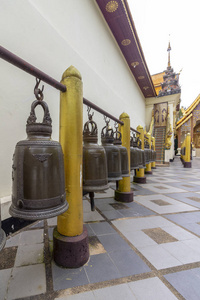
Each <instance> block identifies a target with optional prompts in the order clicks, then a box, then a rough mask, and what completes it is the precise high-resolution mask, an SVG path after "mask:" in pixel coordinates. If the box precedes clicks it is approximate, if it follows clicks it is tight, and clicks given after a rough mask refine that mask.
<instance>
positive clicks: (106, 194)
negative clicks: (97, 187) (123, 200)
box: [94, 188, 115, 199]
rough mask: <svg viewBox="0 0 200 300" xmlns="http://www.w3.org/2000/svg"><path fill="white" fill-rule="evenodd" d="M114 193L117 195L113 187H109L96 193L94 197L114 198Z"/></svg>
mask: <svg viewBox="0 0 200 300" xmlns="http://www.w3.org/2000/svg"><path fill="white" fill-rule="evenodd" d="M114 195H115V191H114V190H113V189H112V188H109V189H107V190H105V191H104V192H99V193H94V198H95V199H102V198H113V197H114Z"/></svg>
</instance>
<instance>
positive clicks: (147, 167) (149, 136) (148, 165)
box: [145, 132, 152, 174]
mask: <svg viewBox="0 0 200 300" xmlns="http://www.w3.org/2000/svg"><path fill="white" fill-rule="evenodd" d="M146 137H147V139H148V144H149V149H151V134H150V133H149V132H148V133H147V134H146ZM145 174H152V171H151V163H149V164H146V169H145Z"/></svg>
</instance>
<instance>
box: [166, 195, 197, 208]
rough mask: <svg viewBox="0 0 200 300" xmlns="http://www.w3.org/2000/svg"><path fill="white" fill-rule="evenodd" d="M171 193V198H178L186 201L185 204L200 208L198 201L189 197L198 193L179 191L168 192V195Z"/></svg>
mask: <svg viewBox="0 0 200 300" xmlns="http://www.w3.org/2000/svg"><path fill="white" fill-rule="evenodd" d="M170 195H171V197H172V198H173V199H176V200H179V201H181V202H183V203H186V204H189V205H192V206H194V207H196V208H200V202H197V201H194V200H191V199H190V198H191V197H198V196H197V195H198V193H194V192H185V193H184V192H183V193H182V192H181V193H176V192H175V193H173V194H169V196H170ZM166 196H168V194H166Z"/></svg>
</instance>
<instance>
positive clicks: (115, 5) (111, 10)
mask: <svg viewBox="0 0 200 300" xmlns="http://www.w3.org/2000/svg"><path fill="white" fill-rule="evenodd" d="M96 2H97V4H98V6H99V8H100V10H101V12H102V14H103V16H104V18H105V21H106V22H107V24H108V26H109V28H110V30H111V32H112V34H113V36H114V38H115V40H116V41H117V44H118V45H119V48H120V50H121V52H122V54H123V56H124V58H125V60H126V62H127V64H128V66H129V68H130V70H131V72H132V74H133V76H134V77H135V80H136V82H137V84H138V86H139V87H140V90H141V91H142V93H143V95H144V97H145V98H148V97H156V91H155V88H154V85H153V81H152V79H151V75H150V73H149V70H148V67H147V63H146V61H145V57H144V53H143V51H142V47H141V44H140V41H139V38H138V35H137V31H136V28H135V25H134V22H133V19H132V15H131V12H130V9H129V6H128V3H127V0H116V1H108V0H96Z"/></svg>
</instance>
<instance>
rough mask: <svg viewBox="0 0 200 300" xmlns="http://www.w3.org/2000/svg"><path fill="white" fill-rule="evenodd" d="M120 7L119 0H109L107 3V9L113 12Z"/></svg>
mask: <svg viewBox="0 0 200 300" xmlns="http://www.w3.org/2000/svg"><path fill="white" fill-rule="evenodd" d="M117 9H118V2H117V1H109V2H108V3H107V4H106V11H107V12H109V13H112V12H114V11H116V10H117Z"/></svg>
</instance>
